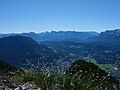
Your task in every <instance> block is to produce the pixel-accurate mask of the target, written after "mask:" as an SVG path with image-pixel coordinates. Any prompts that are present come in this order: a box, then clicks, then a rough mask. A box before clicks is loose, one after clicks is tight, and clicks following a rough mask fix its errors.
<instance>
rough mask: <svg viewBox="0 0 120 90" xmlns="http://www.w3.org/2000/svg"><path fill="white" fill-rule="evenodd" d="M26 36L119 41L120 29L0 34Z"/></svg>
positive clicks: (48, 39) (88, 40)
mask: <svg viewBox="0 0 120 90" xmlns="http://www.w3.org/2000/svg"><path fill="white" fill-rule="evenodd" d="M16 35H20V36H26V37H31V38H33V39H34V40H36V41H75V42H118V41H120V29H116V30H106V31H105V32H101V33H97V32H75V31H58V32H57V31H51V32H44V33H34V32H30V33H20V34H15V33H12V34H0V38H2V37H8V36H16Z"/></svg>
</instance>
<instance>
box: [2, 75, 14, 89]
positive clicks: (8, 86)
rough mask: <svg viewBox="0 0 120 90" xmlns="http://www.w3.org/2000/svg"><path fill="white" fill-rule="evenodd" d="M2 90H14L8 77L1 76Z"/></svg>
mask: <svg viewBox="0 0 120 90" xmlns="http://www.w3.org/2000/svg"><path fill="white" fill-rule="evenodd" d="M0 90H14V86H12V84H11V83H10V82H9V80H8V79H7V78H6V77H2V76H0Z"/></svg>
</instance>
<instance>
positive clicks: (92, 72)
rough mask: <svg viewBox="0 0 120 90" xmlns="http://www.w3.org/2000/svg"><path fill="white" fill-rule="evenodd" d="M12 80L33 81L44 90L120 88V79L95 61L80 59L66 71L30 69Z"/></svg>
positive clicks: (19, 81) (16, 81) (113, 89)
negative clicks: (94, 62) (101, 67)
mask: <svg viewBox="0 0 120 90" xmlns="http://www.w3.org/2000/svg"><path fill="white" fill-rule="evenodd" d="M11 82H12V83H14V84H21V83H26V82H32V83H34V84H36V85H37V86H38V87H40V88H41V89H42V90H120V84H119V81H118V80H116V79H115V78H113V77H112V76H111V75H110V73H106V72H105V71H104V70H101V69H100V68H99V67H98V66H96V65H95V64H93V63H90V62H85V61H82V60H78V61H76V62H75V63H73V65H72V66H71V67H70V68H69V69H68V70H67V71H66V72H65V73H63V72H61V73H58V72H36V71H28V72H25V73H24V74H20V75H18V74H17V75H15V76H14V77H11Z"/></svg>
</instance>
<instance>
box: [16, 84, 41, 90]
mask: <svg viewBox="0 0 120 90" xmlns="http://www.w3.org/2000/svg"><path fill="white" fill-rule="evenodd" d="M14 90H41V89H40V88H39V87H37V86H36V85H35V84H34V83H30V82H28V83H24V84H22V85H19V86H18V87H17V88H15V89H14Z"/></svg>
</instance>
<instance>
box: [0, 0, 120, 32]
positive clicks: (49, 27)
mask: <svg viewBox="0 0 120 90" xmlns="http://www.w3.org/2000/svg"><path fill="white" fill-rule="evenodd" d="M118 28H120V0H0V33H19V32H45V31H97V32H102V31H105V30H113V29H118Z"/></svg>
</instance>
